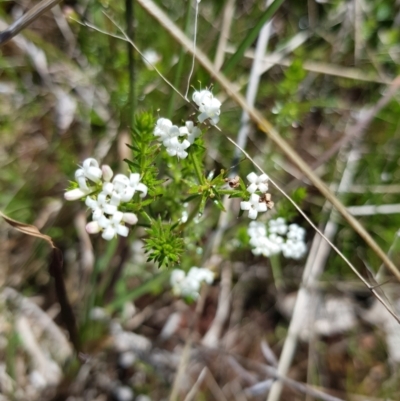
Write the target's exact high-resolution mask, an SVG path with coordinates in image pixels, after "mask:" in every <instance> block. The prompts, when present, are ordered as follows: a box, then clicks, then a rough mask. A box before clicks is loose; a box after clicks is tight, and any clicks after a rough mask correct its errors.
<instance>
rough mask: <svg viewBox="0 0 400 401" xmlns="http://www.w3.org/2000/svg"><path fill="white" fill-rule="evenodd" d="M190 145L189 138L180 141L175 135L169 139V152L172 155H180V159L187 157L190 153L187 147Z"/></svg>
mask: <svg viewBox="0 0 400 401" xmlns="http://www.w3.org/2000/svg"><path fill="white" fill-rule="evenodd" d="M189 146H190V142H189V141H188V140H187V139H184V140H183V141H182V142H179V141H178V138H177V137H174V138H172V139H171V140H170V141H169V144H168V147H167V153H168V154H169V155H170V156H178V157H179V158H180V159H185V158H186V157H187V155H188V153H187V152H185V149H187V148H188V147H189Z"/></svg>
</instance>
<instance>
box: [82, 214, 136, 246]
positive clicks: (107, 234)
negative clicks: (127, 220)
mask: <svg viewBox="0 0 400 401" xmlns="http://www.w3.org/2000/svg"><path fill="white" fill-rule="evenodd" d="M123 217H124V214H123V213H122V212H120V211H117V212H115V213H114V214H113V215H112V216H111V217H110V218H107V217H106V216H104V215H103V216H101V217H100V218H99V219H98V220H97V221H95V222H92V223H97V224H98V226H99V227H100V228H101V229H103V230H104V231H103V234H102V235H101V236H102V237H103V238H104V239H105V240H107V241H110V240H111V239H113V238H114V237H115V236H116V235H117V234H119V235H121V236H122V237H127V236H128V233H129V229H128V227H126V226H125V225H123V224H121V222H122V218H123ZM89 224H90V223H89Z"/></svg>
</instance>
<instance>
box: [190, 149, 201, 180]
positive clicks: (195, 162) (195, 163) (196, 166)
mask: <svg viewBox="0 0 400 401" xmlns="http://www.w3.org/2000/svg"><path fill="white" fill-rule="evenodd" d="M189 159H190V161H191V162H192V163H193V166H194V170H195V172H196V176H197V179H198V180H199V184H205V179H204V175H203V173H202V171H201V169H200V164H199V161H198V160H197V157H196V155H195V154H194V153H193V152H190V153H189Z"/></svg>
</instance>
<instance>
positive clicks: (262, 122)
mask: <svg viewBox="0 0 400 401" xmlns="http://www.w3.org/2000/svg"><path fill="white" fill-rule="evenodd" d="M138 3H139V4H140V6H141V7H143V9H144V10H146V11H147V12H148V13H149V14H150V15H151V16H153V17H154V18H155V19H156V20H157V21H158V23H159V24H160V25H161V26H163V27H164V29H166V30H167V31H168V32H169V33H170V34H171V36H172V37H173V38H174V39H176V40H177V41H178V42H179V43H180V44H181V45H182V46H183V47H184V48H185V49H186V50H187V51H188V52H190V53H192V54H193V48H192V46H193V44H192V42H191V41H190V40H189V39H188V38H187V37H186V35H185V34H184V33H183V32H182V31H181V30H180V29H179V28H178V27H177V26H176V25H175V23H174V22H173V21H172V20H171V19H170V18H169V17H168V15H167V14H166V13H164V12H163V11H162V10H161V9H160V8H159V7H158V6H157V5H156V4H155V3H153V2H152V1H151V0H138ZM196 58H197V60H198V62H199V63H200V64H201V65H202V66H203V67H204V68H205V69H206V70H207V71H208V72H209V73H210V75H211V76H212V77H213V78H214V79H215V80H216V81H217V82H218V83H219V84H220V85H221V87H222V88H224V90H225V91H226V92H227V93H228V95H229V96H230V97H231V98H232V99H233V100H234V101H235V102H236V103H237V104H238V105H239V106H240V107H241V108H242V109H243V110H245V111H246V112H247V113H248V114H249V115H250V118H251V119H252V120H253V121H254V122H255V123H256V124H257V125H258V127H259V129H260V130H261V131H263V132H265V133H266V134H267V135H268V136H269V138H270V139H271V140H272V141H273V142H274V143H275V144H276V145H277V146H278V147H279V148H280V149H281V150H282V152H283V153H285V155H286V156H287V157H288V158H289V159H290V160H292V162H293V163H294V164H295V165H296V166H297V168H299V170H301V171H302V172H303V174H304V175H305V176H306V177H307V178H308V179H309V180H310V181H311V182H312V183H313V184H314V186H315V187H316V188H317V189H318V190H319V191H320V192H321V194H322V195H323V196H324V197H325V198H326V199H327V200H328V201H329V202H331V203H332V205H333V206H334V207H335V208H336V209H337V210H338V212H339V213H340V214H341V215H342V216H343V218H344V219H345V220H346V221H347V222H348V223H349V225H350V226H351V227H352V228H353V229H354V230H355V231H356V232H357V233H358V234H359V235H360V236H361V237H362V238H363V239H364V241H365V242H366V243H367V244H368V245H369V246H370V247H371V249H372V250H373V251H374V252H375V253H376V254H377V255H378V256H379V258H380V259H381V260H382V262H383V263H384V264H385V265H386V267H387V268H388V269H389V270H390V271H391V272H392V273H393V275H394V276H395V277H396V278H397V279H398V280H399V281H400V272H399V270H398V269H397V267H396V266H395V264H394V263H393V262H392V261H391V260H390V259H389V258H388V257H387V255H386V254H385V252H384V251H383V250H382V249H381V248H380V247H379V245H378V244H377V243H376V242H375V241H374V239H373V238H372V237H371V236H370V235H369V234H368V232H367V231H366V230H365V228H364V227H363V226H362V225H361V224H360V223H359V222H358V221H357V220H356V219H355V218H354V217H353V216H352V215H351V214H350V213H349V212H348V211H347V209H346V207H345V206H344V205H343V204H342V203H341V202H340V201H339V199H338V198H337V197H336V196H335V195H334V194H333V193H332V192H331V191H330V190H329V188H328V187H327V186H326V185H325V183H324V182H323V181H322V180H321V179H320V178H319V177H318V176H317V175H316V174H315V173H314V172H313V171H312V170H311V168H310V167H309V166H308V165H307V164H306V163H305V162H304V161H303V159H302V158H301V157H300V156H299V155H298V154H297V153H296V152H295V151H294V149H292V147H291V146H290V145H289V144H288V143H287V142H286V141H285V140H284V139H283V138H282V137H281V136H280V135H279V133H278V132H277V130H276V129H275V128H274V127H273V126H272V125H271V123H269V122H268V121H267V120H266V119H265V118H264V117H263V116H262V114H261V113H260V112H259V111H257V110H256V109H254V108H253V107H250V106H249V105H248V104H247V102H246V100H245V99H244V97H243V96H242V95H240V94H239V93H238V92H236V91H235V90H234V89H233V84H232V83H231V82H230V81H229V80H228V79H227V78H226V77H225V76H223V75H222V74H221V73H219V72H218V71H216V69H215V67H214V65H213V63H212V62H211V61H210V60H209V59H208V57H207V56H206V55H205V54H204V53H203V52H202V51H200V50H199V49H197V50H196ZM398 80H399V79H397V81H398ZM397 84H398V82H396V80H395V81H394V82H393V83H392V85H397ZM314 227H315V226H314ZM354 272H355V273H356V274H357V275H358V277H360V278H361V276H360V274H359V273H358V272H357V271H354ZM364 281H365V280H364ZM366 284H367V285H368V283H366ZM368 287H370V286H369V285H368Z"/></svg>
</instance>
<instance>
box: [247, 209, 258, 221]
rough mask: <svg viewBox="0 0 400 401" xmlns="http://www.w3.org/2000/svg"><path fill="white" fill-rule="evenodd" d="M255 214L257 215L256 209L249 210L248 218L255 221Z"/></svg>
mask: <svg viewBox="0 0 400 401" xmlns="http://www.w3.org/2000/svg"><path fill="white" fill-rule="evenodd" d="M257 214H258V212H257V210H256V209H250V210H249V218H250V219H253V220H254V219H256V218H257Z"/></svg>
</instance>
